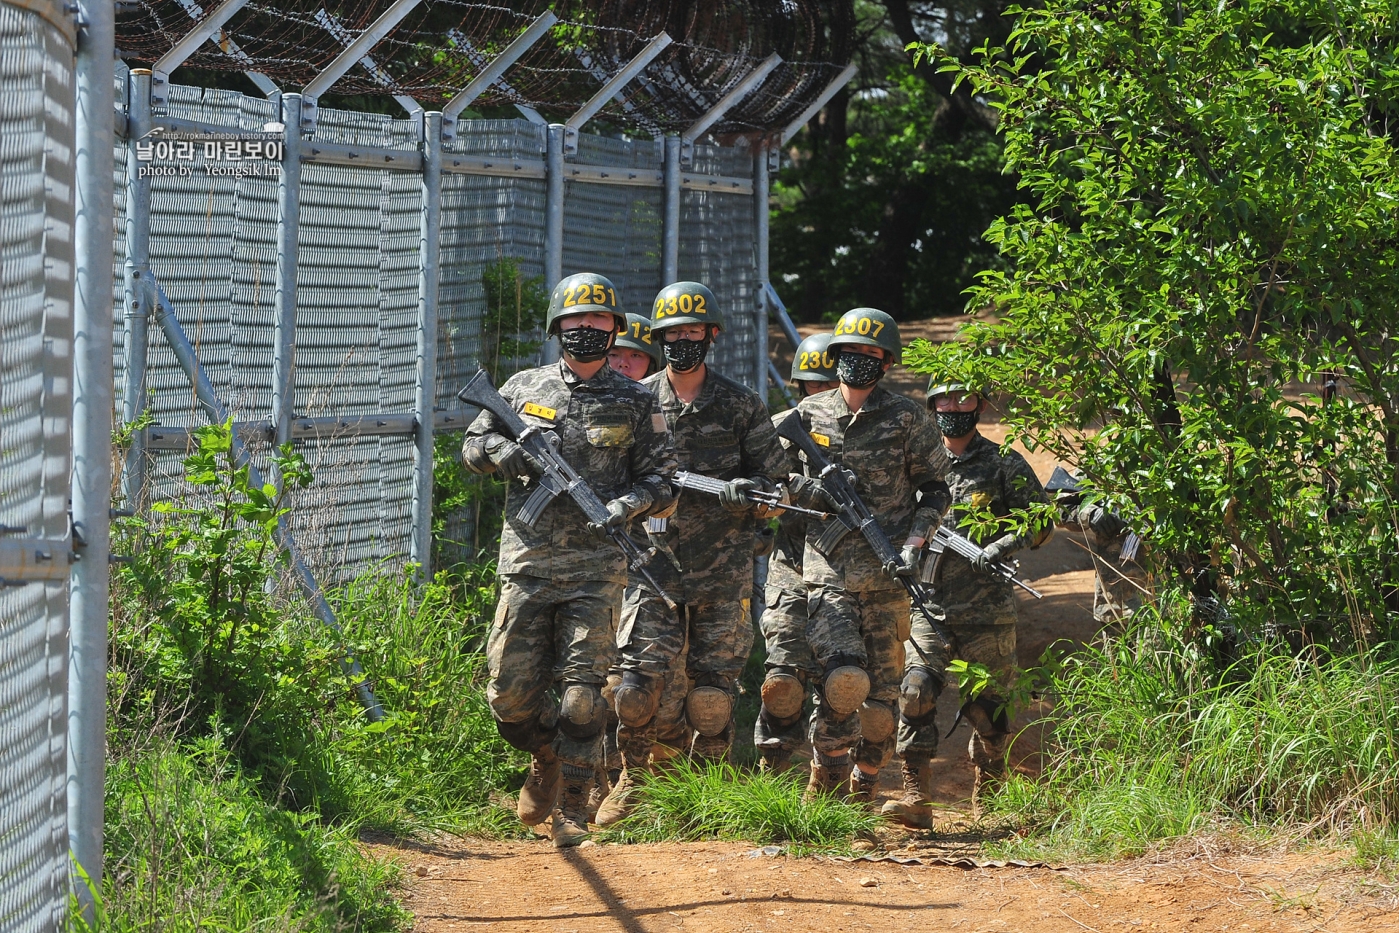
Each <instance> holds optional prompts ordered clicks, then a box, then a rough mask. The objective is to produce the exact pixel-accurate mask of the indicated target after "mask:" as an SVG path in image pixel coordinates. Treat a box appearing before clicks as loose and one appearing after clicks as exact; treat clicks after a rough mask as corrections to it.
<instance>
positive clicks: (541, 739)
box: [495, 719, 557, 753]
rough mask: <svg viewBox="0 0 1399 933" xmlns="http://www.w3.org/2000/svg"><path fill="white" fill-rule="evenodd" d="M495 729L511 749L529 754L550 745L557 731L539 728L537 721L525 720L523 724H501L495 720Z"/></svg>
mask: <svg viewBox="0 0 1399 933" xmlns="http://www.w3.org/2000/svg"><path fill="white" fill-rule="evenodd" d="M495 729H496V731H497V732H499V733H500V737H501V738H502V739H504V740H505V741H506V742H509V743H510V745H511V746H512V747H514V748H518V749H519V750H520V751H522V752H530V753H534V752H537V751H539V750H540V749H542V748H545V747H546V746H548V745H550V744H552V743H553V741H554V734H555V732H556V731H557V730H555V729H545V728H543V727H541V726H540V725H539V721H538V720H537V719H526V720H525V721H524V722H501V721H500V720H498V719H497V720H496V724H495Z"/></svg>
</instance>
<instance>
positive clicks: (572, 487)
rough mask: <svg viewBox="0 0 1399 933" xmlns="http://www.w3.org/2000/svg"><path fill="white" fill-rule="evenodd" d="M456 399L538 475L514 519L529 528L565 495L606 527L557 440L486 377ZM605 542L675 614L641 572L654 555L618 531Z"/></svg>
mask: <svg viewBox="0 0 1399 933" xmlns="http://www.w3.org/2000/svg"><path fill="white" fill-rule="evenodd" d="M457 398H459V399H461V400H462V401H463V402H466V403H467V404H468V405H475V406H476V407H478V408H483V409H485V410H486V411H488V412H490V413H491V414H493V415H495V416H496V418H497V419H499V420H500V423H501V424H502V425H504V427H505V430H506V431H508V432H509V433H510V435H511V436H512V437H514V439H515V443H517V444H519V445H520V447H521V448H523V449H524V452H525V453H526V454H528V455H529V458H530V461H531V462H533V463H534V465H535V467H536V468H538V469H539V471H540V475H539V480H538V485H537V486H535V489H534V492H532V493H530V495H529V498H528V499H526V500H525V504H524V505H523V506H521V508H520V511H519V512H518V513H516V516H515V517H516V518H518V519H519V520H520V521H522V522H524V523H525V524H526V525H528V526H530V527H531V528H533V527H534V523H535V522H537V521H538V520H539V515H540V513H542V512H543V511H544V507H545V506H547V505H548V504H549V503H550V502H553V501H554V499H555V498H556V497H557V496H558V495H559V494H560V493H565V492H566V493H568V494H569V496H571V497H572V498H573V501H574V502H576V503H578V507H579V508H580V509H582V510H583V514H584V515H585V516H587V519H588V521H590V522H592V523H593V524H595V525H599V526H602V527H606V525H605V523H606V521H607V518H608V515H607V506H606V505H605V504H604V503H603V501H602V500H601V499H599V498H598V495H597V493H595V492H593V488H592V487H591V486H589V485H588V482H587V480H585V479H583V477H581V476H579V475H578V471H577V470H575V469H573V467H572V466H570V465H569V462H568V461H567V460H565V459H564V458H563V457H562V456H561V455H560V454H559V451H558V443H559V439H558V435H556V434H553V433H552V432H546V431H544V430H542V429H541V428H539V427H536V426H534V425H527V424H525V422H524V421H523V420H522V419H521V418H520V416H519V415H518V414H517V413H516V412H515V409H513V408H511V407H510V403H509V402H507V401H506V400H505V399H503V398H501V396H500V393H499V392H497V391H496V388H495V386H493V385H491V377H490V375H488V374H487V373H486V371H485V370H484V369H483V370H480V371H479V372H477V373H476V375H474V376H472V377H471V381H470V382H468V383H467V384H466V386H465V387H464V388H463V389H462V390H461V391H460V392H458V393H457ZM607 536H608V537H609V538H611V539H612V541H613V543H614V544H616V545H617V546H618V547H619V548H621V549H622V553H623V554H625V555H626V556H627V559H628V562H629V566H630V567H631V569H632V570H635V571H637V572H638V573H640V574H641V576H642V577H643V578H644V579H645V580H646V583H647V584H648V585H649V586H650V587H651V589H652V590H654V591H655V592H656V594H657V595H658V596H660V597H661V599H664V600H665V603H666V605H667V606H669V607H670V608H672V609H674V608H676V604H675V600H673V599H671V598H670V594H668V593H667V592H666V591H665V590H663V589H661V585H660V584H659V583H657V582H656V581H655V580H654V579H653V578H652V577H651V574H650V573H648V572H647V570H646V566H645V565H646V562H647V561H649V560H650V559H651V558H652V557H653V556H654V555H655V549H654V548H653V549H651V550H647V551H642V550H641V549H640V548H639V547H637V546H636V544H635V543H633V541H632V539H631V538H629V537H628V536H627V534H626V532H625V531H622V530H621V529H617V528H608V529H607Z"/></svg>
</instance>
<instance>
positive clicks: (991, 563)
mask: <svg viewBox="0 0 1399 933" xmlns="http://www.w3.org/2000/svg"><path fill="white" fill-rule="evenodd" d="M1010 550H1011V545H1010V542H1008V541H1006V540H1005V539H1004V538H1001V539H998V540H996V541H992V542H991V543H990V544H988V545H986V547H985V548H984V549H983V550H982V553H980V554H978V555H977V556H976V559H975V560H973V561H972V566H973V567H975V568H976V569H977V570H980V571H981V572H982V573H994V574H999V573H1000V571H999V570H997V569H996V565H997V564H999V563H1000V562H1001V560H1002V559H1003V558H1004V557H1005V555H1006V554H1007V553H1009V551H1010Z"/></svg>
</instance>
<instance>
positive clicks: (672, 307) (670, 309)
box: [665, 295, 676, 314]
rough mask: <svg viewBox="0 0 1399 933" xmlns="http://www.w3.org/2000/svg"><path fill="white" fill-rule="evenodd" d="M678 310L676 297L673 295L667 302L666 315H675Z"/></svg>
mask: <svg viewBox="0 0 1399 933" xmlns="http://www.w3.org/2000/svg"><path fill="white" fill-rule="evenodd" d="M675 309H676V302H675V296H674V295H671V296H670V297H669V298H667V299H666V300H665V313H666V314H674V313H675Z"/></svg>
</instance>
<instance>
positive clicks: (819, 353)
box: [792, 334, 836, 382]
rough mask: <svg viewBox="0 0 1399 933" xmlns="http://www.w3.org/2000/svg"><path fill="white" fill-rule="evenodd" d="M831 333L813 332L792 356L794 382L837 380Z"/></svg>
mask: <svg viewBox="0 0 1399 933" xmlns="http://www.w3.org/2000/svg"><path fill="white" fill-rule="evenodd" d="M830 345H831V335H830V334H812V335H811V336H810V337H807V338H806V339H805V340H803V341H802V342H801V343H800V344H799V345H798V346H797V352H796V353H795V354H794V355H793V356H792V381H793V382H835V381H836V358H835V354H834V353H832V352H831V351H830Z"/></svg>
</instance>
